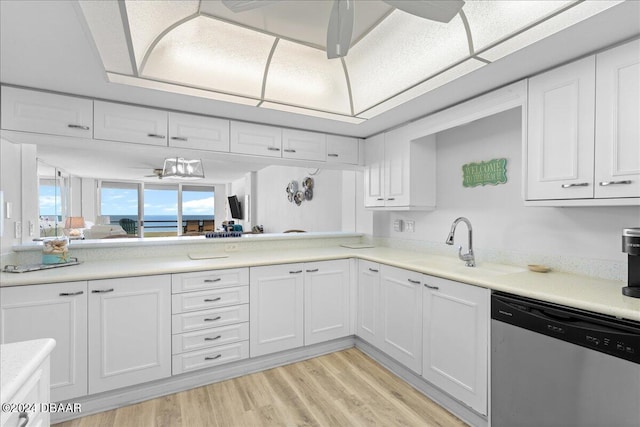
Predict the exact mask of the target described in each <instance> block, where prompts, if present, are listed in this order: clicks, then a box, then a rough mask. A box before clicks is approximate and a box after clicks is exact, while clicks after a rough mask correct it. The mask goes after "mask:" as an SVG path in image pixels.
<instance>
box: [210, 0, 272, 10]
mask: <svg viewBox="0 0 640 427" xmlns="http://www.w3.org/2000/svg"><path fill="white" fill-rule="evenodd" d="M273 3H276V0H222V4H224V5H225V6H226V7H227V9H229V10H231V11H232V12H235V13H238V12H244V11H247V10H252V9H258V8H260V7H264V6H269V5H270V4H273Z"/></svg>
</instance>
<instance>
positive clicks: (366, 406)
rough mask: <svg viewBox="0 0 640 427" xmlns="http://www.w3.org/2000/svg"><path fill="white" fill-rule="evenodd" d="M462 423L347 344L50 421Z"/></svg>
mask: <svg viewBox="0 0 640 427" xmlns="http://www.w3.org/2000/svg"><path fill="white" fill-rule="evenodd" d="M465 425H466V424H465V423H463V422H462V421H461V420H459V419H458V418H456V417H455V416H453V415H452V414H451V413H449V412H447V411H446V410H444V409H443V408H441V407H440V406H438V405H437V404H436V403H434V402H433V401H432V400H430V399H429V398H427V397H426V396H424V395H423V394H421V393H420V392H418V391H416V390H414V389H413V388H412V387H411V386H409V385H408V384H407V383H405V382H404V381H402V380H401V379H399V378H397V377H396V376H395V375H393V374H392V373H391V372H389V371H388V370H386V369H385V368H383V367H382V366H381V365H379V364H378V363H376V362H375V361H373V360H372V359H370V358H369V357H368V356H366V355H365V354H363V353H362V352H361V351H359V350H357V349H355V348H351V349H348V350H344V351H340V352H337V353H332V354H328V355H325V356H320V357H316V358H314V359H309V360H305V361H302V362H298V363H294V364H291V365H287V366H282V367H279V368H274V369H269V370H267V371H263V372H259V373H256V374H251V375H245V376H243V377H239V378H234V379H231V380H227V381H222V382H219V383H216V384H211V385H208V386H205V387H199V388H196V389H192V390H187V391H184V392H180V393H176V394H172V395H169V396H164V397H160V398H157V399H153V400H148V401H146V402H142V403H138V404H135V405H131V406H126V407H123V408H119V409H114V410H111V411H106V412H102V413H100V414H96V415H91V416H87V417H84V418H78V419H75V420H72V421H67V422H65V423H60V424H56V426H55V427H112V426H113V427H129V426H131V427H142V426H149V427H152V426H157V427H199V426H203V427H209V426H211V427H214V426H230V427H236V426H238V427H241V426H247V427H255V426H349V427H350V426H385V427H387V426H421V427H422V426H465Z"/></svg>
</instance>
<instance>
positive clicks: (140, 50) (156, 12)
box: [125, 0, 200, 67]
mask: <svg viewBox="0 0 640 427" xmlns="http://www.w3.org/2000/svg"><path fill="white" fill-rule="evenodd" d="M199 4H200V3H199V1H198V0H180V1H174V0H170V1H151V0H127V1H126V2H125V5H126V7H127V16H128V18H129V28H130V31H131V41H132V44H133V51H134V53H135V57H136V62H137V65H138V67H140V65H141V63H142V60H143V59H144V55H145V53H146V52H147V50H148V49H149V47H150V46H151V44H152V43H153V41H154V40H155V39H156V38H157V37H158V36H159V35H161V34H162V32H163V31H165V30H166V29H167V28H169V27H171V26H172V25H174V24H175V23H177V22H179V21H180V20H182V19H184V18H186V17H188V16H191V15H194V14H195V13H197V12H198V5H199Z"/></svg>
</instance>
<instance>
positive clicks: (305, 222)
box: [253, 166, 343, 233]
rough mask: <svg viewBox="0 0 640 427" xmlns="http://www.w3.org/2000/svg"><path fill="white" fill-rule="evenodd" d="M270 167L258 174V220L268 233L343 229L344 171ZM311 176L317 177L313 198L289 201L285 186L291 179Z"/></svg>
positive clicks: (255, 222) (255, 196)
mask: <svg viewBox="0 0 640 427" xmlns="http://www.w3.org/2000/svg"><path fill="white" fill-rule="evenodd" d="M314 171H315V170H314V169H307V168H298V167H289V166H268V167H266V168H264V169H261V170H259V171H258V172H257V173H256V181H257V185H256V192H257V194H256V195H254V197H253V198H254V200H255V202H256V211H257V212H256V214H257V215H256V219H255V221H254V224H262V226H263V227H264V231H265V233H281V232H283V231H285V230H292V229H295V230H305V231H341V230H342V181H343V175H342V171H337V170H326V169H321V170H320V171H319V172H318V174H317V175H313V176H312V175H310V172H314ZM307 176H311V177H312V178H313V179H314V183H315V184H314V188H313V190H314V193H313V200H305V201H304V202H302V205H300V206H296V204H295V203H290V202H289V201H288V200H287V194H286V192H285V189H286V187H287V184H288V183H289V182H290V181H291V180H296V181H298V183H299V184H301V182H302V180H303V179H304V178H305V177H307Z"/></svg>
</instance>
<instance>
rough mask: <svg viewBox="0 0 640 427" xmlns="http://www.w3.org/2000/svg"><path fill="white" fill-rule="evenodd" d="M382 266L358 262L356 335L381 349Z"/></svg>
mask: <svg viewBox="0 0 640 427" xmlns="http://www.w3.org/2000/svg"><path fill="white" fill-rule="evenodd" d="M379 308H380V264H377V263H374V262H370V261H365V260H358V317H357V321H356V322H357V323H356V335H358V337H360V338H362V339H363V340H365V341H367V342H368V343H369V344H371V345H373V346H375V347H380V343H381V342H382V341H381V340H382V335H381V334H380V319H379V315H378V312H379Z"/></svg>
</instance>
